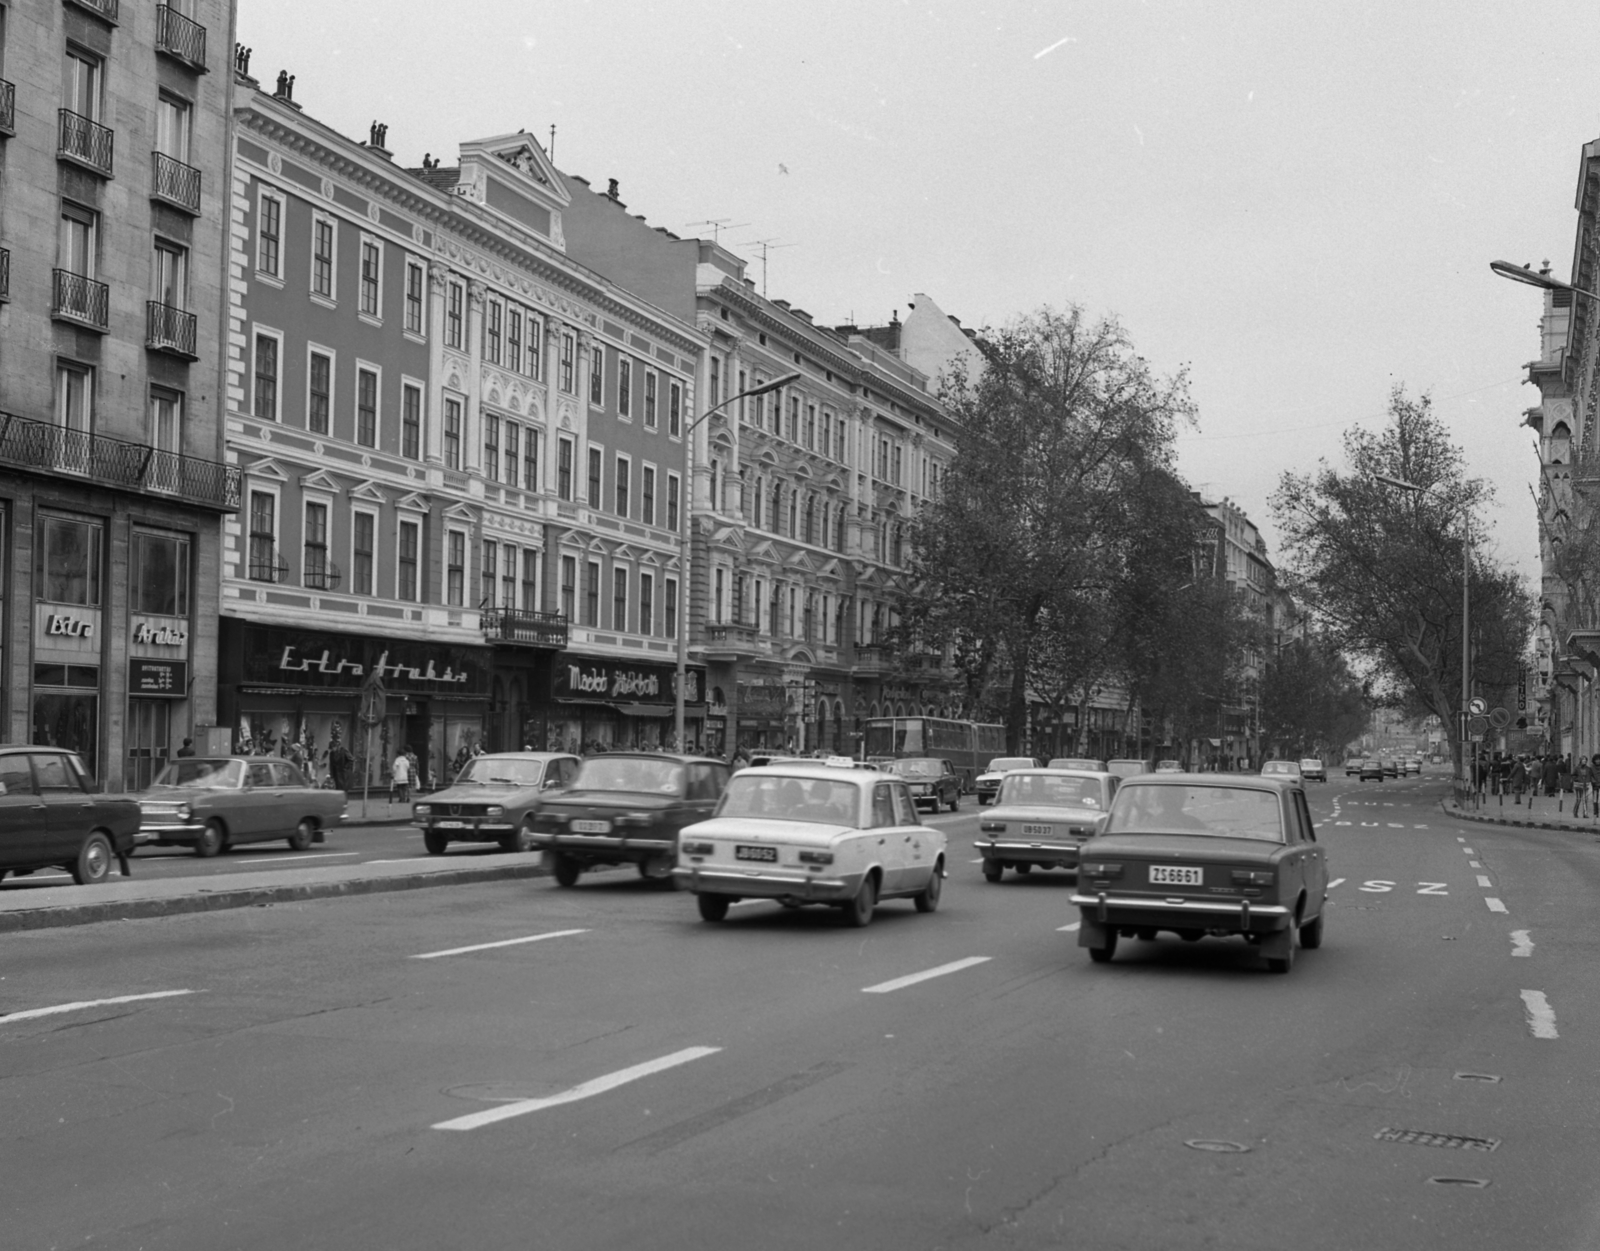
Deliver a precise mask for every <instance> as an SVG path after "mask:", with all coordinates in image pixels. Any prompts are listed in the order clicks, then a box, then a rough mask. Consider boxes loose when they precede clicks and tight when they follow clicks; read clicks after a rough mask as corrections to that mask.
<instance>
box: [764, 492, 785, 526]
mask: <svg viewBox="0 0 1600 1251" xmlns="http://www.w3.org/2000/svg"><path fill="white" fill-rule="evenodd" d="M782 524H783V483H781V482H774V483H773V484H772V500H771V503H770V504H769V506H768V512H767V529H768V530H770V531H771V532H772V533H773V534H779V533H781V531H780V530H779V529H778V527H779V526H780V525H782Z"/></svg>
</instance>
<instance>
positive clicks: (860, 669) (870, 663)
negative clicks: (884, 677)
mask: <svg viewBox="0 0 1600 1251" xmlns="http://www.w3.org/2000/svg"><path fill="white" fill-rule="evenodd" d="M894 660H895V649H894V647H893V646H892V645H891V644H888V643H858V644H856V661H855V671H856V672H857V673H886V672H888V671H889V669H890V668H892V667H893V665H894Z"/></svg>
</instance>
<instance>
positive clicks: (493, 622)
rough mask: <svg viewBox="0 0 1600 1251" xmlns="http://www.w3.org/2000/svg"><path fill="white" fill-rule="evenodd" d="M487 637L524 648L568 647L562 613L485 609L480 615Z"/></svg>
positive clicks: (520, 609)
mask: <svg viewBox="0 0 1600 1251" xmlns="http://www.w3.org/2000/svg"><path fill="white" fill-rule="evenodd" d="M478 620H479V622H480V624H481V625H482V627H483V636H484V638H486V639H489V640H491V641H493V642H496V643H515V644H519V645H521V646H523V647H554V648H562V647H565V646H566V645H567V619H566V618H565V617H563V616H562V615H561V614H560V613H558V612H534V611H532V610H531V609H526V608H484V609H480V610H479V613H478Z"/></svg>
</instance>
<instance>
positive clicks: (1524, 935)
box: [1511, 930, 1534, 956]
mask: <svg viewBox="0 0 1600 1251" xmlns="http://www.w3.org/2000/svg"><path fill="white" fill-rule="evenodd" d="M1532 932H1533V931H1532V930H1512V931H1511V954H1512V955H1514V956H1531V955H1533V948H1534V942H1533V939H1532V938H1530V937H1528V936H1529V935H1530V934H1531V933H1532Z"/></svg>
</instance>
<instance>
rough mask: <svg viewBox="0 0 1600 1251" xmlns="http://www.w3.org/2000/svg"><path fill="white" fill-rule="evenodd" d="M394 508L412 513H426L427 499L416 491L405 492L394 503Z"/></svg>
mask: <svg viewBox="0 0 1600 1251" xmlns="http://www.w3.org/2000/svg"><path fill="white" fill-rule="evenodd" d="M394 506H395V507H396V508H405V509H409V510H410V511H412V512H418V513H425V512H427V511H428V497H427V496H426V495H422V494H419V493H418V492H416V491H407V492H406V493H405V494H404V495H402V496H401V497H400V498H399V499H397V500H396V501H395V502H394Z"/></svg>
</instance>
